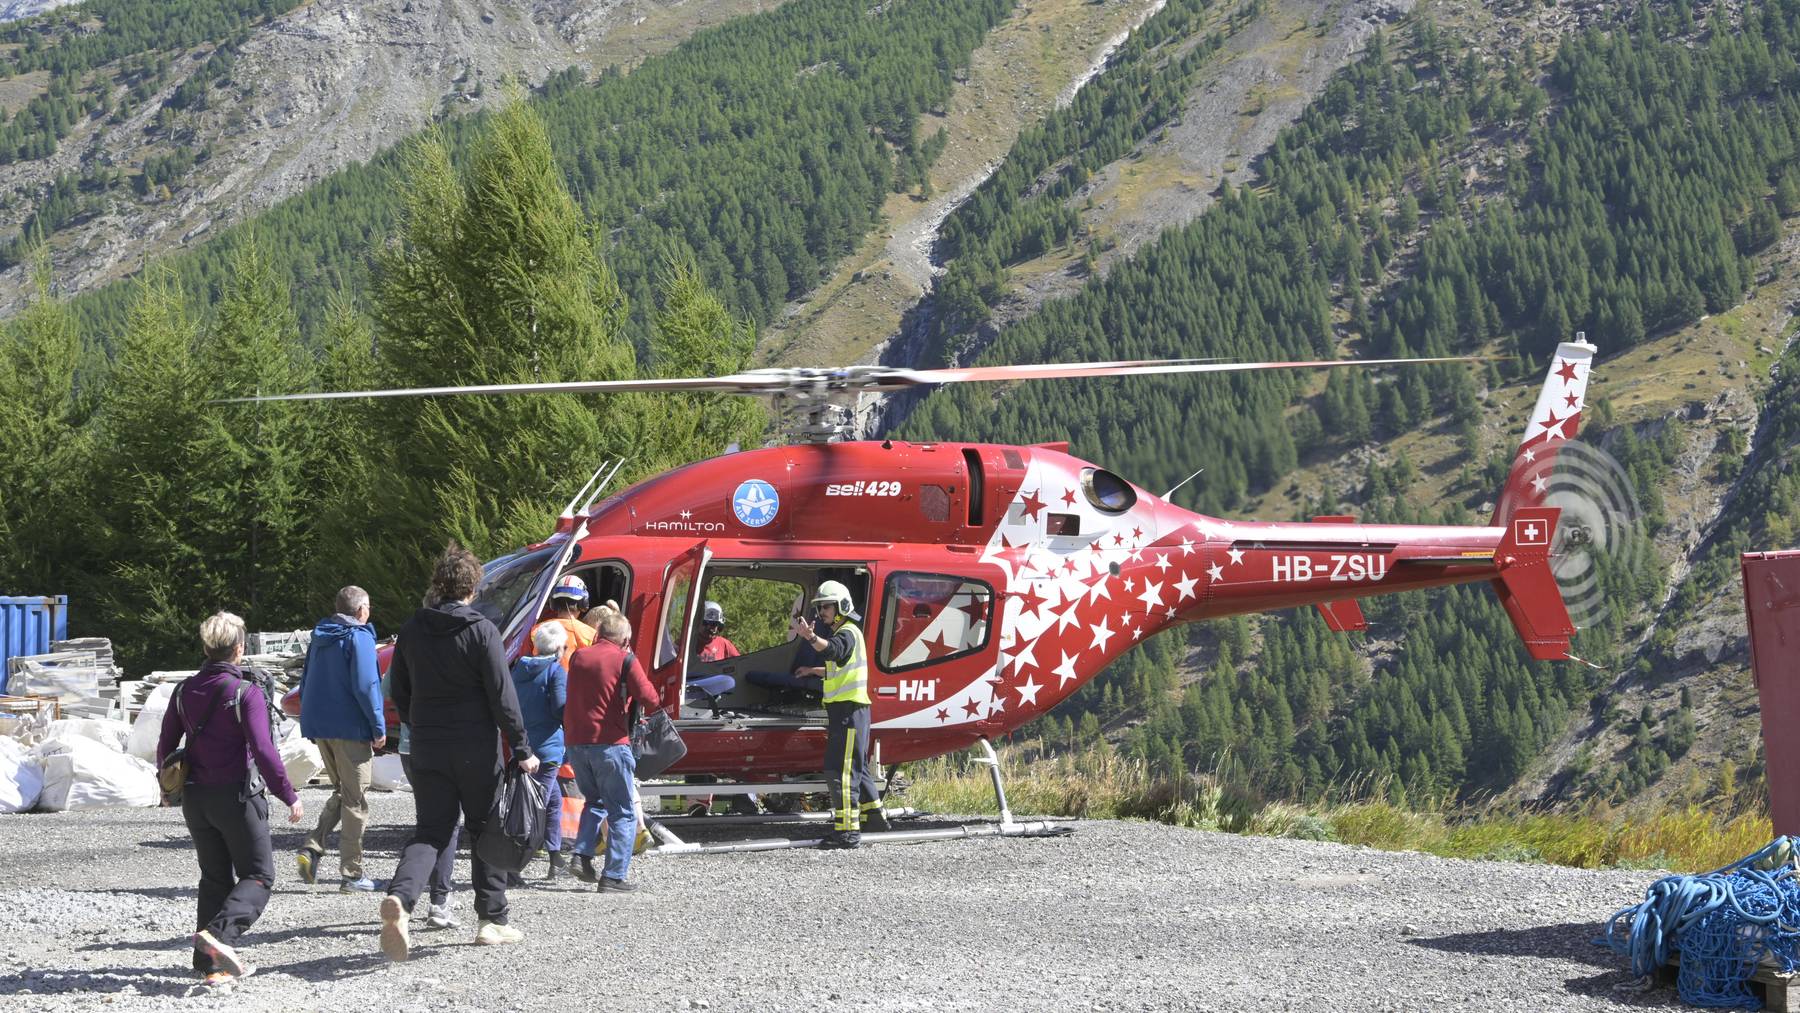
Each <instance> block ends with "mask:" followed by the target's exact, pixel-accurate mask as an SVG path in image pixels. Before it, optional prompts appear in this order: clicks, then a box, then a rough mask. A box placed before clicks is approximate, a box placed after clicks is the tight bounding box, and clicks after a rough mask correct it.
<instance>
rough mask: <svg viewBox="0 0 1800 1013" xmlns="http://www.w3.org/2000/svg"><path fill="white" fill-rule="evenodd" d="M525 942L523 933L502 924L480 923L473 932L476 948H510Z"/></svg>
mask: <svg viewBox="0 0 1800 1013" xmlns="http://www.w3.org/2000/svg"><path fill="white" fill-rule="evenodd" d="M524 941H525V933H523V932H520V931H519V930H518V929H515V928H513V927H512V926H511V925H507V924H504V923H502V922H486V921H484V922H482V923H481V927H480V928H478V929H476V930H475V945H476V946H510V945H512V944H513V943H522V942H524Z"/></svg>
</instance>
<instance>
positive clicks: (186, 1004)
mask: <svg viewBox="0 0 1800 1013" xmlns="http://www.w3.org/2000/svg"><path fill="white" fill-rule="evenodd" d="M303 798H304V799H305V801H306V803H307V808H308V811H309V815H310V814H311V813H316V812H317V811H318V807H319V805H320V803H322V802H323V801H324V799H325V793H324V791H323V790H322V789H318V788H309V789H307V790H306V791H304V792H303ZM411 813H412V807H411V798H410V796H407V795H404V794H400V795H377V796H376V797H375V804H374V814H373V824H374V829H373V830H372V832H371V835H370V838H371V839H370V841H369V848H370V858H371V861H370V866H371V868H370V871H371V872H372V873H373V874H375V875H382V874H385V873H386V872H388V871H390V870H391V869H392V868H393V859H394V854H395V850H396V848H397V847H398V846H399V845H400V844H402V843H403V840H404V834H405V830H404V828H403V827H402V823H403V822H404V821H406V820H408V819H409V818H410V816H411ZM915 825H916V824H915ZM1078 826H1079V831H1078V832H1077V833H1076V834H1074V835H1073V836H1069V837H1064V838H1056V839H1045V840H963V841H951V842H937V843H929V844H920V845H911V846H886V847H878V848H865V849H863V850H861V851H858V852H855V853H842V852H830V853H826V852H814V851H790V852H770V853H760V854H745V855H721V856H705V857H678V856H672V855H661V856H659V855H655V854H651V855H646V856H642V857H640V858H639V859H638V860H637V862H636V863H634V865H633V869H632V875H633V878H634V879H636V880H638V881H639V882H640V883H641V884H642V885H643V886H644V891H643V892H642V893H639V894H636V895H632V896H627V897H620V896H617V895H608V896H597V895H595V894H594V893H592V892H590V890H591V888H589V889H579V888H578V886H577V885H576V884H574V883H573V882H572V881H562V882H563V883H566V884H568V885H558V886H554V887H547V888H535V889H526V890H519V891H515V892H514V893H513V917H512V920H513V923H514V924H515V925H517V926H519V927H520V928H522V929H524V930H525V932H526V933H527V939H526V941H525V943H524V944H523V945H521V946H516V947H492V948H488V947H475V946H473V945H471V943H472V940H473V934H474V918H473V916H472V913H471V911H470V900H469V895H468V894H467V892H466V891H465V890H464V889H463V885H462V884H461V883H460V882H459V892H458V894H457V896H456V906H457V913H458V914H459V916H461V917H462V918H463V920H464V922H465V927H464V928H463V929H458V930H450V931H445V932H426V931H416V932H415V934H414V937H413V938H414V942H415V951H414V958H413V959H412V960H411V961H410V962H408V963H406V964H400V965H389V964H388V963H387V962H386V961H385V960H383V959H382V958H381V957H380V956H379V954H378V952H377V947H376V919H375V907H376V902H375V901H374V900H373V899H371V898H368V897H345V896H340V895H339V894H338V893H336V892H335V891H334V890H331V889H328V888H327V887H326V886H325V885H320V886H317V887H307V886H305V885H304V884H301V883H299V882H298V880H297V879H296V878H295V876H294V872H293V863H292V859H291V852H292V850H293V849H294V848H296V847H297V846H298V845H299V841H300V836H301V835H300V830H299V829H298V828H289V827H288V826H287V824H285V823H283V824H281V825H280V826H278V827H277V828H276V831H275V847H276V857H277V870H278V873H279V881H278V882H277V884H276V889H275V896H274V899H273V900H272V901H271V902H270V904H269V907H268V910H267V912H266V913H265V914H264V916H263V919H262V921H261V922H260V923H258V924H257V926H256V928H255V929H254V930H253V931H252V932H251V934H250V935H249V936H247V937H246V939H245V942H244V946H245V951H246V953H247V954H248V955H249V957H250V959H251V960H252V961H254V962H255V963H257V964H258V965H259V966H260V968H261V969H260V971H259V973H258V974H257V975H256V976H254V977H252V978H250V979H247V980H246V981H244V982H242V983H241V984H239V985H238V987H237V988H236V989H235V991H234V992H233V993H232V994H230V995H229V996H218V995H212V994H203V993H198V990H197V989H196V988H195V985H194V981H193V979H192V978H191V977H190V975H189V974H188V971H187V964H188V950H187V947H188V943H187V933H186V930H187V929H188V927H189V926H190V925H191V924H192V923H191V921H190V919H191V918H192V917H193V904H194V883H195V881H196V879H197V878H198V873H197V870H196V868H195V865H194V861H193V855H192V852H191V851H190V850H189V847H188V840H187V835H186V831H185V828H184V827H183V826H182V824H181V820H180V816H179V814H178V813H176V812H173V811H169V810H150V809H136V810H109V811H100V812H87V813H64V814H59V815H23V816H7V817H0V855H4V856H5V857H4V858H3V859H0V898H3V900H4V903H0V939H4V940H5V946H4V951H5V952H4V953H3V954H0V1005H4V1006H5V1007H6V1008H15V1009H30V1010H33V1011H36V1010H74V1009H84V1010H85V1009H100V1008H105V1007H106V1006H107V1005H108V1004H112V1008H119V1009H129V1010H134V1011H135V1010H159V1009H212V1008H221V1009H225V1008H229V1009H234V1010H243V1009H259V1010H260V1009H271V1010H273V1009H282V1010H293V1011H298V1010H312V1009H333V1010H345V1009H394V1010H432V1011H434V1013H436V1011H447V1010H521V1011H524V1010H530V1011H534V1013H535V1011H541V1010H552V1009H583V1008H597V1009H620V1008H639V1009H647V1010H689V1009H714V1010H764V1009H816V1008H826V1009H832V1008H845V1009H849V1008H874V1009H884V1010H937V1009H950V1008H959V1009H961V1008H970V1007H975V1006H982V1007H1005V1008H1009V1009H1029V1010H1040V1009H1041V1010H1052V1009H1054V1010H1059V1011H1060V1010H1081V1009H1103V1010H1127V1009H1129V1010H1137V1009H1154V1010H1174V1009H1180V1010H1242V1009H1271V1010H1276V1009H1303V1010H1312V1009H1331V1010H1436V1009H1479V1010H1518V1011H1527V1010H1529V1011H1538V1010H1547V1009H1557V1010H1564V1009H1567V1010H1604V1009H1617V1008H1623V1007H1628V1006H1668V1005H1675V1004H1676V1000H1675V996H1674V992H1673V990H1672V989H1655V990H1651V991H1648V992H1645V991H1640V990H1639V989H1637V988H1636V987H1635V986H1634V985H1633V984H1632V983H1631V982H1630V981H1629V980H1628V978H1627V976H1626V974H1625V973H1624V972H1623V970H1622V969H1621V965H1620V963H1619V962H1618V961H1616V960H1615V959H1614V958H1613V957H1612V956H1611V954H1610V953H1609V952H1607V951H1606V950H1604V949H1603V948H1600V947H1595V946H1592V945H1590V944H1589V940H1590V939H1592V938H1593V936H1594V934H1595V932H1596V930H1597V923H1598V921H1599V920H1600V919H1601V918H1603V917H1605V915H1606V914H1607V913H1608V912H1610V911H1612V910H1613V909H1615V908H1617V907H1619V906H1621V905H1623V904H1626V903H1630V902H1631V901H1633V900H1635V899H1637V898H1639V897H1641V896H1642V890H1643V887H1644V886H1645V884H1647V883H1648V882H1649V881H1650V879H1651V878H1652V876H1653V874H1649V873H1642V872H1582V871H1577V870H1571V869H1560V868H1553V867H1549V866H1542V865H1514V864H1508V863H1500V862H1462V861H1450V860H1445V859H1438V858H1432V857H1428V856H1424V855H1418V854H1391V853H1385V852H1379V851H1371V850H1366V849H1360V848H1351V847H1345V846H1342V845H1334V844H1317V843H1311V842H1304V841H1284V840H1272V839H1267V838H1252V837H1234V836H1230V835H1224V834H1210V833H1202V832H1197V831H1191V830H1180V829H1175V828H1172V827H1166V826H1160V825H1154V824H1147V823H1107V822H1086V823H1081V824H1078ZM758 835H759V836H768V835H769V831H768V830H767V828H764V829H762V830H760V831H758ZM690 836H692V837H694V838H696V839H698V838H700V837H702V836H710V835H700V834H693V835H690ZM796 836H799V834H798V833H797V834H796ZM329 861H330V858H329V856H328V862H329ZM541 869H542V866H541V865H540V866H538V867H537V870H538V871H541ZM333 871H335V870H333ZM458 871H459V874H461V875H466V874H467V866H466V864H463V863H461V862H459V865H458ZM415 926H417V927H418V928H421V929H422V923H415Z"/></svg>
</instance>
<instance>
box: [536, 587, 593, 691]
mask: <svg viewBox="0 0 1800 1013" xmlns="http://www.w3.org/2000/svg"><path fill="white" fill-rule="evenodd" d="M587 601H588V589H587V583H586V582H585V581H583V580H582V579H581V578H580V577H577V576H575V575H574V574H569V575H567V576H565V577H563V579H561V580H559V581H557V582H556V587H554V588H552V589H551V591H550V611H549V615H548V616H547V617H546V618H545V619H544V620H543V621H542V622H539V623H538V624H537V625H536V626H533V627H532V628H531V634H532V640H531V641H530V642H531V644H532V648H531V652H532V653H533V654H534V655H535V654H536V653H537V646H536V637H537V631H538V630H540V629H542V628H543V627H545V626H548V625H550V624H551V623H555V624H556V625H558V626H561V627H562V628H563V632H564V633H566V634H568V639H567V640H566V641H565V642H564V643H563V648H562V652H561V654H560V656H559V657H558V659H557V660H559V661H561V662H562V667H563V671H565V672H566V671H568V670H569V658H570V657H571V656H573V655H574V654H575V652H576V651H578V650H580V649H581V648H583V647H589V646H591V645H592V644H593V643H594V627H592V626H589V625H588V624H587V623H584V622H582V621H581V612H582V610H583V609H585V608H586V607H587Z"/></svg>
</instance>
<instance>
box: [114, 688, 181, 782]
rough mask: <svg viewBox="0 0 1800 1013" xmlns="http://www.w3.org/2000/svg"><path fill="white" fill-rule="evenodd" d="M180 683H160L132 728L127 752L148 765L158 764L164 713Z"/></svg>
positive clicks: (139, 712)
mask: <svg viewBox="0 0 1800 1013" xmlns="http://www.w3.org/2000/svg"><path fill="white" fill-rule="evenodd" d="M179 685H180V683H176V682H163V683H158V684H157V686H156V688H155V689H153V690H151V691H150V695H149V696H147V697H145V698H144V709H143V710H141V711H138V716H137V723H136V724H133V725H132V726H131V739H130V741H129V742H128V743H127V744H126V749H125V751H126V752H128V753H130V754H131V755H133V756H135V757H137V758H138V759H140V760H143V761H145V762H148V763H155V762H156V740H157V739H159V738H161V737H162V722H163V712H164V711H166V710H168V709H169V697H170V696H171V695H173V694H174V692H175V687H176V686H179Z"/></svg>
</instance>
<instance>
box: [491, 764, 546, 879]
mask: <svg viewBox="0 0 1800 1013" xmlns="http://www.w3.org/2000/svg"><path fill="white" fill-rule="evenodd" d="M544 805H545V799H544V788H543V786H542V785H540V784H538V782H537V778H535V777H533V776H532V775H530V774H527V773H525V770H524V768H522V767H519V766H518V765H516V764H512V763H508V764H507V765H506V770H505V771H504V772H502V773H501V775H500V783H499V784H497V785H495V786H494V804H493V805H491V806H489V807H488V818H487V825H486V826H484V827H482V828H481V836H480V837H479V838H478V839H477V840H476V841H475V853H476V854H477V855H480V856H481V860H482V861H483V862H485V863H487V864H488V865H490V866H492V867H493V868H496V869H499V870H500V871H502V872H523V871H524V870H525V866H527V865H529V864H531V856H533V855H535V854H537V851H538V849H539V848H541V847H543V846H544V833H545V831H546V830H548V829H549V828H548V826H547V824H545V822H544Z"/></svg>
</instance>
